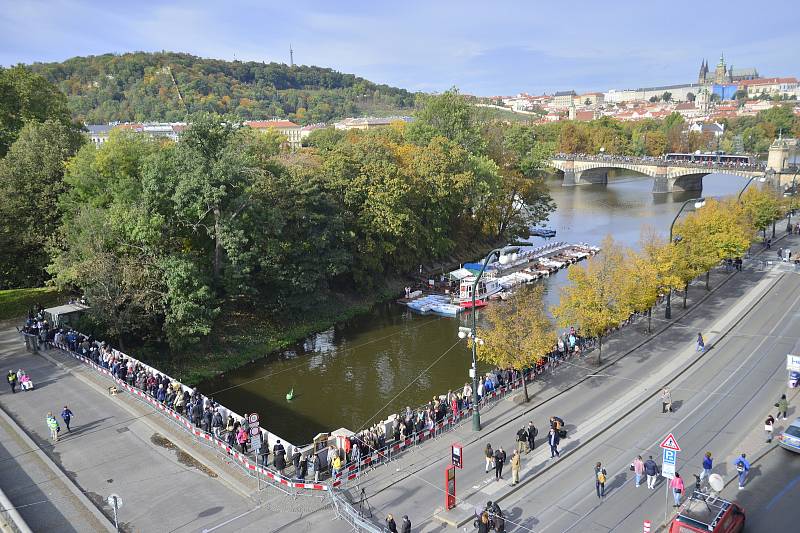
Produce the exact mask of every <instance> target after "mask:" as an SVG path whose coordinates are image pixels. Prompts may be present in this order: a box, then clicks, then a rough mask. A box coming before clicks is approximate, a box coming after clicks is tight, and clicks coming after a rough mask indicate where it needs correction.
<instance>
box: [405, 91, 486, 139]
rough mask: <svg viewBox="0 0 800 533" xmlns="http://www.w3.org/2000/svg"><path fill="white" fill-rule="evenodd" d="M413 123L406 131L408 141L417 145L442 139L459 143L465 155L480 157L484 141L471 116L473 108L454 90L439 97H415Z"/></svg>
mask: <svg viewBox="0 0 800 533" xmlns="http://www.w3.org/2000/svg"><path fill="white" fill-rule="evenodd" d="M419 100H420V101H419V104H418V105H419V110H418V111H417V113H416V117H417V120H416V121H414V122H413V123H411V124H409V126H408V128H407V129H406V132H407V133H406V134H407V136H408V139H409V140H410V141H411V142H413V143H415V144H419V145H425V144H428V143H429V142H430V141H431V139H433V138H434V137H436V136H442V137H446V138H448V139H450V140H451V141H453V142H455V143H456V144H459V145H460V146H461V147H462V148H464V149H465V150H467V151H468V152H471V153H474V154H480V153H482V152H483V150H484V147H485V146H484V140H483V138H482V137H481V132H480V128H479V125H478V122H477V118H476V114H475V106H473V105H472V104H470V103H468V102H467V101H466V100H465V99H464V97H463V96H461V94H459V92H458V89H455V88H453V89H450V90H449V91H445V92H444V93H442V94H439V95H427V96H420V97H419Z"/></svg>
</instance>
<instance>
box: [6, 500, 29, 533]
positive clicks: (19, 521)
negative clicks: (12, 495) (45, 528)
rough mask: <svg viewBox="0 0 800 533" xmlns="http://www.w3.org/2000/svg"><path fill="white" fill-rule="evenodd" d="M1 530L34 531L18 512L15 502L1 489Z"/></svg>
mask: <svg viewBox="0 0 800 533" xmlns="http://www.w3.org/2000/svg"><path fill="white" fill-rule="evenodd" d="M0 530H2V531H13V532H14V533H33V530H32V529H31V528H30V527H28V524H27V523H26V522H25V520H24V519H23V518H22V516H20V514H19V513H18V512H17V509H16V508H15V507H14V504H13V503H11V500H9V499H8V498H7V497H6V494H5V493H4V492H3V491H2V490H0Z"/></svg>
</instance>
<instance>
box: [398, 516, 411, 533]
mask: <svg viewBox="0 0 800 533" xmlns="http://www.w3.org/2000/svg"><path fill="white" fill-rule="evenodd" d="M400 533H411V520H409V519H408V515H405V516H403V523H402V524H400Z"/></svg>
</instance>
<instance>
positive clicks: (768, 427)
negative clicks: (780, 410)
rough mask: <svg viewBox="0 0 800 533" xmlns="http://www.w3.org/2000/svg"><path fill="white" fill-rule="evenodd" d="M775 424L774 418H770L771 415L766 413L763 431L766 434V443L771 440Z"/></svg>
mask: <svg viewBox="0 0 800 533" xmlns="http://www.w3.org/2000/svg"><path fill="white" fill-rule="evenodd" d="M774 425H775V419H774V418H772V415H767V419H766V420H764V432H765V433H766V434H767V444H769V443H770V442H772V429H773V426H774Z"/></svg>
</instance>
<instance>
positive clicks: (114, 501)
mask: <svg viewBox="0 0 800 533" xmlns="http://www.w3.org/2000/svg"><path fill="white" fill-rule="evenodd" d="M106 501H108V505H110V506H111V507H112V508H113V509H122V497H121V496H120V495H119V494H112V495H111V496H109V497H108V499H107V500H106Z"/></svg>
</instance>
